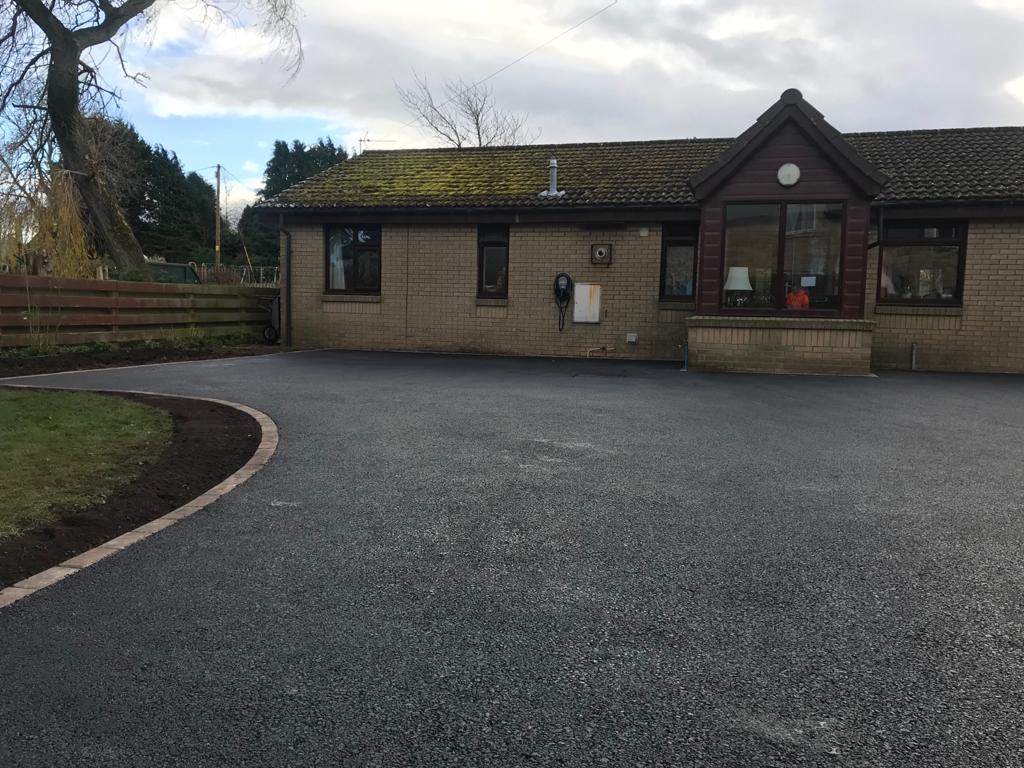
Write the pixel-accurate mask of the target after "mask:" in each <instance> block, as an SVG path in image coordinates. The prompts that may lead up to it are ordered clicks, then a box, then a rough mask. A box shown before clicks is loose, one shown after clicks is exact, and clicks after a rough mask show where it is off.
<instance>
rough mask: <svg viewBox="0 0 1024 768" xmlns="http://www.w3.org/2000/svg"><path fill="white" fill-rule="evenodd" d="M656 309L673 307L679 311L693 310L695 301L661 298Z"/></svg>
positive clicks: (695, 306) (695, 304) (695, 307)
mask: <svg viewBox="0 0 1024 768" xmlns="http://www.w3.org/2000/svg"><path fill="white" fill-rule="evenodd" d="M658 309H670V310H671V309H674V310H677V311H679V312H693V311H694V310H695V309H697V302H695V301H666V300H665V299H661V300H660V301H659V302H658Z"/></svg>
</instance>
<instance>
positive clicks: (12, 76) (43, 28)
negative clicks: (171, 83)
mask: <svg viewBox="0 0 1024 768" xmlns="http://www.w3.org/2000/svg"><path fill="white" fill-rule="evenodd" d="M161 5H162V6H163V7H166V3H162V4H161ZM197 5H198V7H200V8H203V9H205V10H206V12H207V16H206V18H207V19H213V18H217V17H219V18H225V17H230V15H231V14H232V13H233V12H235V11H246V10H248V11H252V12H255V13H256V14H257V15H258V16H259V18H260V20H261V29H262V30H263V32H264V33H265V34H268V35H270V36H272V37H274V38H276V39H277V40H278V41H279V42H280V43H281V48H280V50H282V51H283V53H284V55H285V56H286V59H287V62H288V63H287V66H288V67H289V68H290V69H291V70H292V72H295V71H297V69H298V67H299V66H300V64H301V61H302V48H301V44H300V41H299V37H298V32H297V29H296V27H295V23H294V18H295V10H296V8H295V0H221V3H220V4H218V0H190V2H189V6H190V7H196V6H197ZM159 7H160V6H157V0H120V1H118V0H0V19H3V20H4V21H2V22H0V115H2V116H3V118H4V122H5V123H7V122H11V123H12V124H14V125H16V126H20V128H19V129H18V130H16V131H13V132H12V131H10V130H8V131H7V132H6V134H5V136H4V144H5V145H9V144H10V143H11V141H12V136H11V135H10V134H12V133H13V135H14V138H13V141H14V142H15V145H16V148H17V149H18V150H19V157H20V159H19V160H17V161H15V162H14V163H10V162H9V163H8V165H10V166H11V169H12V170H15V171H19V170H20V171H26V170H32V169H37V170H40V171H44V169H45V168H46V166H47V164H48V161H49V160H51V159H53V152H52V149H53V145H54V144H55V145H56V149H57V154H58V156H59V162H60V166H61V169H62V170H63V171H64V172H65V173H66V174H68V175H70V176H71V177H72V178H73V179H74V181H75V188H76V189H77V191H78V194H79V195H80V197H81V201H82V203H83V205H84V207H85V210H86V212H87V216H88V221H89V224H90V228H91V231H92V235H93V237H94V239H95V240H96V242H97V244H98V245H99V247H100V248H102V249H103V250H104V251H105V252H106V255H107V256H108V257H110V259H111V260H113V262H114V263H115V264H117V266H118V267H120V268H121V269H124V270H133V269H139V268H141V267H143V266H144V259H143V255H142V249H141V248H140V247H139V244H138V241H137V240H136V239H135V236H134V234H133V233H132V231H131V229H130V228H129V226H128V224H127V222H126V221H125V218H124V216H123V214H122V213H121V211H120V210H119V209H118V206H117V200H116V196H115V195H114V193H113V192H112V191H111V190H110V189H109V188H108V186H107V185H106V184H105V183H104V181H103V177H102V174H101V173H100V166H101V157H100V155H101V154H102V152H97V150H96V145H95V143H94V142H93V141H91V140H90V133H89V130H88V126H87V122H86V118H85V114H88V113H96V112H103V111H105V110H106V108H107V107H108V106H110V104H111V103H112V102H115V101H116V100H117V99H118V93H117V91H116V89H115V88H113V87H111V86H109V85H108V84H106V83H104V82H103V80H102V78H101V75H100V71H99V63H98V62H101V61H102V57H103V56H105V55H108V54H109V53H110V52H111V51H112V52H113V53H114V54H115V55H116V56H117V60H118V61H119V62H120V65H121V72H122V73H123V75H124V76H125V77H129V78H133V79H137V78H140V77H142V75H141V74H131V73H129V72H128V70H127V68H126V66H125V62H124V59H123V58H122V56H121V46H122V43H123V41H124V38H125V35H126V34H128V32H129V30H130V29H131V28H132V27H134V26H141V25H144V24H145V23H147V22H149V21H152V20H153V19H154V18H155V16H156V15H157V13H158V12H159V10H158V8H159ZM14 110H17V111H24V112H26V113H27V114H29V115H30V116H31V117H29V118H27V119H26V118H23V117H22V118H17V119H14V120H13V121H9V120H8V115H9V114H10V113H11V112H12V111H14ZM4 149H5V150H6V149H8V147H7V146H5V147H4ZM48 155H49V156H48ZM44 172H45V171H44Z"/></svg>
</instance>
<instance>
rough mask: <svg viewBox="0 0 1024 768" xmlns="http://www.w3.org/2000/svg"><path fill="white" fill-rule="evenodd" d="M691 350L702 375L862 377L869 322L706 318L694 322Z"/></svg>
mask: <svg viewBox="0 0 1024 768" xmlns="http://www.w3.org/2000/svg"><path fill="white" fill-rule="evenodd" d="M689 351H690V367H691V368H693V369H694V370H699V371H734V372H747V373H828V374H847V375H854V374H855V375H864V374H867V373H869V372H870V370H871V323H870V322H865V321H861V320H810V319H808V320H803V319H782V318H736V317H708V316H702V317H697V318H694V320H693V321H692V322H691V324H690V339H689Z"/></svg>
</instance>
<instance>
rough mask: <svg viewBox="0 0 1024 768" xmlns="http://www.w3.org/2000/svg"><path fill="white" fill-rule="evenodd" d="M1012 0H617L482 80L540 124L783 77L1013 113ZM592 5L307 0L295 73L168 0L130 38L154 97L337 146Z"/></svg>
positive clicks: (701, 105)
mask: <svg viewBox="0 0 1024 768" xmlns="http://www.w3.org/2000/svg"><path fill="white" fill-rule="evenodd" d="M1022 6H1024V0H977V1H976V2H975V0H948V2H941V3H937V2H932V1H929V0H903V2H899V3H893V2H891V0H860V1H859V2H856V3H853V2H844V3H821V2H818V1H817V0H760V1H759V2H756V3H755V2H753V1H752V0H715V2H711V1H710V0H708V1H707V2H702V1H701V0H690V1H689V2H678V1H672V0H628V2H620V3H619V4H618V5H616V6H614V7H613V8H611V9H610V10H609V11H607V12H606V13H604V14H603V15H601V16H599V17H597V18H595V19H594V20H592V21H591V22H589V23H588V24H587V25H585V26H584V27H582V28H580V29H579V30H576V31H575V32H573V33H571V34H569V35H567V36H565V37H563V38H561V39H560V40H558V41H557V42H555V43H553V44H552V45H550V46H548V47H546V48H544V49H543V50H541V51H539V52H537V53H535V54H534V55H532V56H530V57H529V58H528V59H526V60H525V61H522V62H520V63H519V64H516V65H515V66H513V67H512V68H511V69H509V70H508V71H506V72H503V73H502V74H500V75H499V76H497V77H496V78H494V79H493V80H492V81H491V84H492V85H493V87H494V89H495V92H496V96H497V98H498V100H499V101H500V103H501V105H502V106H503V107H504V108H508V109H512V110H515V111H521V112H527V113H529V115H530V123H531V125H533V126H534V127H537V128H540V129H541V130H542V137H541V140H542V141H573V140H587V139H617V138H656V137H673V136H692V135H705V136H706V135H726V136H728V135H735V134H737V133H739V132H740V131H742V130H743V129H745V128H746V127H747V126H748V125H749V124H750V123H751V122H752V120H753V119H754V118H755V117H756V116H757V115H758V114H760V112H761V111H762V110H763V109H764V108H765V107H767V106H768V105H769V104H770V103H771V102H772V101H773V100H774V99H775V98H777V97H778V94H779V93H780V92H781V91H782V90H784V89H785V88H787V87H792V86H795V87H798V88H800V89H801V90H803V91H804V94H805V95H806V96H807V97H808V99H810V100H811V101H812V102H813V103H814V104H816V105H817V106H818V107H819V108H820V109H821V110H822V111H823V112H825V114H826V117H827V118H828V119H830V120H831V121H832V122H833V123H834V124H835V125H836V126H837V127H839V128H840V129H842V130H869V129H890V128H912V127H937V126H952V125H979V124H1005V123H1024V103H1022V101H1021V99H1020V98H1019V97H1020V93H1019V91H1020V89H1021V88H1022V86H1021V85H1020V83H1019V79H1014V78H1017V76H1018V74H1019V73H1020V72H1022V71H1024V46H1022V45H1020V40H1021V39H1022V37H1024V7H1022ZM598 7H600V0H597V2H593V1H592V0H547V1H545V2H541V0H508V1H507V2H500V3H499V2H480V0H436V1H435V2H432V3H422V2H418V1H414V0H379V1H378V2H377V3H373V4H349V3H344V4H342V3H337V2H333V0H304V2H303V3H302V8H303V11H304V17H303V19H302V21H301V30H302V35H303V40H304V44H305V53H306V63H305V66H304V68H303V69H302V70H301V71H300V72H299V74H298V75H297V77H295V78H294V79H292V80H289V79H288V77H287V75H286V73H285V72H283V70H282V62H281V61H280V60H279V59H278V58H276V57H275V55H274V52H273V50H272V49H271V48H270V46H269V45H268V44H267V42H266V41H265V40H263V39H262V38H260V37H259V35H258V34H256V33H255V32H254V31H253V30H252V29H241V30H239V29H236V28H234V27H233V26H231V25H229V24H225V23H223V22H218V23H217V24H216V25H215V26H214V27H213V28H212V29H208V30H207V31H206V33H205V34H202V33H201V31H200V30H199V28H197V27H196V26H195V24H194V21H192V20H190V18H189V14H188V13H187V12H186V11H184V10H182V9H180V8H179V7H178V6H176V5H175V6H170V7H168V9H167V10H165V11H164V12H163V14H161V16H160V17H159V22H158V24H157V25H156V27H155V28H154V30H153V33H152V34H153V43H152V49H151V50H149V51H148V52H146V51H141V50H139V51H133V53H134V54H135V55H136V57H137V58H139V59H140V60H142V57H143V56H145V59H144V60H145V62H146V64H147V67H146V69H147V71H148V72H149V74H150V75H151V81H150V84H149V87H148V88H147V89H146V90H145V91H144V92H143V94H144V98H145V99H146V101H147V103H148V106H149V108H150V109H151V110H152V111H153V112H154V113H156V114H157V115H161V116H171V115H175V116H209V115H244V116H250V117H263V118H271V117H273V118H281V117H289V118H305V119H312V120H317V121H319V122H321V123H322V124H327V125H329V126H331V127H332V128H333V129H335V130H334V131H333V132H334V133H335V134H336V135H340V136H341V137H342V142H343V143H344V145H345V146H353V145H355V143H356V141H357V139H358V137H360V136H363V135H366V134H368V135H369V136H370V137H371V138H372V139H376V140H378V141H380V142H381V143H380V145H379V146H380V147H382V148H388V147H396V146H416V145H425V144H432V143H435V142H434V141H433V140H432V139H430V138H429V137H425V136H424V135H423V134H422V133H421V132H420V131H419V130H418V129H417V128H415V127H410V126H408V125H406V123H407V122H408V119H409V118H408V115H406V113H405V112H404V110H403V108H402V107H401V105H400V103H399V101H398V99H397V97H396V95H395V88H394V83H395V82H396V81H398V82H408V81H409V80H410V77H411V74H412V72H414V71H415V72H417V73H419V74H421V75H425V76H427V77H429V78H430V79H431V81H432V82H435V83H437V82H439V81H441V80H443V79H444V78H445V77H458V76H461V77H463V78H466V79H467V80H473V79H476V78H479V77H482V76H484V75H487V74H489V73H491V72H493V71H495V70H496V69H498V68H499V67H501V66H503V65H505V64H507V63H508V62H510V61H512V60H514V59H515V58H516V57H518V56H520V55H522V54H523V53H524V52H526V51H527V50H530V49H531V48H533V47H534V46H536V45H538V44H539V43H541V42H543V41H544V40H547V39H549V38H550V37H552V36H554V35H556V34H558V33H559V32H561V31H563V30H565V29H566V28H568V27H569V26H570V25H572V24H573V23H574V22H576V21H578V20H579V19H581V18H583V17H584V16H586V15H588V14H589V13H592V12H593V11H594V10H595V9H596V8H598ZM172 9H175V10H173V11H172ZM880 20H884V23H880ZM1004 84H1005V85H1004ZM383 140H393V141H394V142H395V143H384V141H383Z"/></svg>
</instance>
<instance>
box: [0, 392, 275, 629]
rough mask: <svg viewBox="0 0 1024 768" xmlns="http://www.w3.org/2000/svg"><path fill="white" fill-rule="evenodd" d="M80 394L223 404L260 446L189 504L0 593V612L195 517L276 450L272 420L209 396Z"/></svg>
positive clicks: (246, 478)
mask: <svg viewBox="0 0 1024 768" xmlns="http://www.w3.org/2000/svg"><path fill="white" fill-rule="evenodd" d="M4 386H13V387H27V386H28V385H25V384H6V385H4ZM76 391H77V390H76ZM82 391H91V392H110V393H114V394H118V393H120V394H131V395H155V396H157V397H180V398H181V399H183V400H205V401H206V402H210V403H218V404H220V405H226V406H228V407H229V408H234V409H236V410H239V411H242V412H243V413H247V414H249V415H250V416H252V417H253V418H254V419H255V420H256V421H257V423H259V425H260V432H261V436H260V444H259V447H257V448H256V451H255V453H253V455H252V456H251V457H250V458H249V460H248V461H247V462H246V463H245V464H244V465H243V466H242V468H241V469H239V470H237V471H236V472H234V473H232V474H231V475H228V476H227V477H226V478H224V479H223V480H221V481H220V482H219V483H217V485H215V486H213V487H212V488H210V489H209V490H208V491H206V492H205V493H203V494H200V495H199V496H197V497H196V498H194V499H192V501H189V502H186V503H185V504H182V505H181V506H180V507H178V508H177V509H175V510H173V511H171V512H168V513H167V514H166V515H163V516H162V517H158V518H156V519H154V520H150V521H149V522H148V523H144V524H143V525H140V526H139V527H138V528H135V529H134V530H131V531H128V532H127V533H122V534H121V535H120V536H117V537H115V538H113V539H111V540H110V541H107V542H104V543H103V544H100V545H99V546H97V547H93V548H92V549H90V550H87V551H85V552H82V553H81V554H79V555H75V556H74V557H72V558H69V559H67V560H65V561H64V562H63V563H61V564H60V565H55V566H53V567H52V568H47V569H46V570H45V571H41V572H39V573H37V574H34V575H33V576H29V577H28V578H25V579H22V580H21V581H19V582H17V583H16V584H14V585H13V586H10V587H7V588H6V589H3V590H0V609H2V608H4V607H5V606H8V605H11V604H12V603H15V602H17V601H18V600H21V599H22V598H23V597H28V596H29V595H31V594H33V593H35V592H38V591H39V590H41V589H45V588H46V587H48V586H50V585H51V584H56V583H57V582H58V581H60V580H61V579H64V578H67V577H68V576H70V575H72V574H74V573H78V572H79V571H80V570H82V569H83V568H88V567H89V566H90V565H93V564H95V563H98V562H99V561H100V560H102V559H104V558H106V557H109V556H110V555H113V554H115V553H117V552H120V551H121V550H123V549H126V548H128V547H130V546H131V545H132V544H135V543H136V542H139V541H142V540H143V539H146V538H148V537H150V536H152V535H153V534H154V533H156V532H157V531H162V530H163V529H164V528H168V527H170V526H172V525H174V524H175V523H177V522H178V521H179V520H183V519H184V518H186V517H188V516H190V515H193V514H195V513H196V512H198V511H199V510H201V509H204V508H206V507H208V506H209V505H210V504H212V503H213V502H214V501H216V500H217V499H219V498H220V497H221V496H223V495H225V494H226V493H229V492H230V491H233V490H234V489H235V488H237V487H238V486H240V485H241V484H242V483H244V482H245V481H246V480H248V479H249V478H250V477H252V476H253V475H255V474H256V473H257V472H259V471H260V470H261V469H262V468H263V466H264V465H265V464H266V463H267V462H268V461H270V457H271V456H273V455H274V452H275V451H276V450H277V443H278V431H277V424H275V423H274V420H273V419H271V418H270V417H269V416H267V414H265V413H263V412H262V411H258V410H256V409H255V408H250V407H249V406H247V405H242V404H241V403H233V402H231V401H230V400H218V399H217V398H213V397H190V396H186V395H166V394H162V393H159V392H140V391H137V390H111V389H101V390H82Z"/></svg>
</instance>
